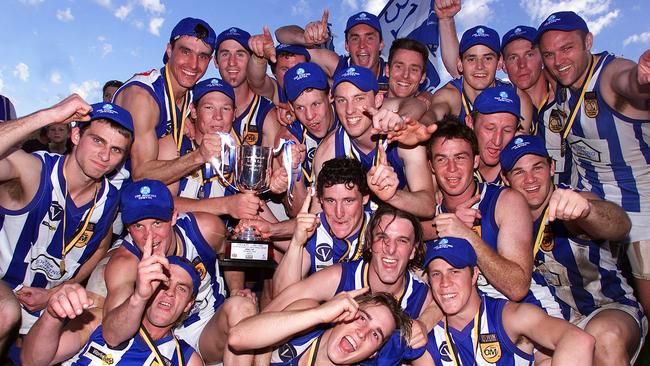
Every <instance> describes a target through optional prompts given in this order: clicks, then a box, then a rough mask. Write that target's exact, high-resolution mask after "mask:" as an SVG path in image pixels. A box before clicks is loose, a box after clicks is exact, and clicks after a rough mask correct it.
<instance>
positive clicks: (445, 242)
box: [433, 238, 454, 250]
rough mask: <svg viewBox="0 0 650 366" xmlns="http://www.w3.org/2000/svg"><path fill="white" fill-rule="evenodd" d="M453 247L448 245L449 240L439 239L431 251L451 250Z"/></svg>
mask: <svg viewBox="0 0 650 366" xmlns="http://www.w3.org/2000/svg"><path fill="white" fill-rule="evenodd" d="M453 247H454V246H453V245H451V244H449V240H447V239H446V238H445V239H440V240H439V241H438V243H437V244H436V246H435V247H434V248H433V249H436V250H438V249H447V248H453Z"/></svg>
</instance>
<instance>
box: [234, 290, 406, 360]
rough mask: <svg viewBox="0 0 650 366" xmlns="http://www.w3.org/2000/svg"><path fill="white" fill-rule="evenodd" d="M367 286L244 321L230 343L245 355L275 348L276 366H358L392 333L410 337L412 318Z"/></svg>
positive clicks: (387, 297)
mask: <svg viewBox="0 0 650 366" xmlns="http://www.w3.org/2000/svg"><path fill="white" fill-rule="evenodd" d="M367 291H368V288H367V287H364V288H362V289H358V290H352V291H349V292H341V293H339V294H338V295H336V296H335V297H333V298H331V299H330V300H328V301H327V302H325V303H323V304H321V305H319V304H318V302H315V301H313V300H311V301H307V300H300V301H296V302H294V303H292V304H291V305H289V306H288V307H287V308H286V309H284V310H283V311H273V312H264V313H262V314H259V315H256V316H253V317H250V318H247V319H244V320H243V321H241V322H240V323H239V324H237V326H235V328H233V329H232V331H231V332H230V335H229V337H228V344H229V345H230V346H231V347H232V348H234V349H236V350H241V351H247V350H254V349H260V348H263V347H268V346H274V347H275V350H274V351H273V355H272V358H271V363H270V364H271V365H273V366H282V365H286V366H292V365H309V366H328V365H332V366H333V365H353V364H358V363H359V362H362V361H364V360H366V359H368V358H372V357H375V356H376V355H377V353H378V350H379V349H380V348H381V346H382V345H383V344H384V343H385V342H386V341H387V340H388V338H389V337H390V335H391V334H395V333H397V332H399V334H401V335H402V336H403V337H404V338H405V339H407V338H408V337H409V334H410V330H411V329H410V327H411V320H410V319H409V317H408V316H407V315H406V314H404V311H403V310H402V309H401V308H400V306H399V304H398V302H397V301H396V300H395V298H394V297H393V296H391V295H390V294H387V293H384V292H381V293H372V294H369V293H366V292H367Z"/></svg>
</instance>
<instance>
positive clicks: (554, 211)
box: [548, 188, 591, 222]
mask: <svg viewBox="0 0 650 366" xmlns="http://www.w3.org/2000/svg"><path fill="white" fill-rule="evenodd" d="M590 212H591V203H589V200H588V199H586V198H585V197H583V196H582V195H581V194H580V193H578V192H575V191H573V190H571V189H562V188H558V189H556V190H554V191H553V194H552V195H551V199H550V200H549V201H548V221H551V222H553V221H555V219H558V220H563V221H570V220H577V219H583V218H585V217H587V216H589V213H590Z"/></svg>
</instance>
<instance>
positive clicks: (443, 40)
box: [435, 0, 460, 78]
mask: <svg viewBox="0 0 650 366" xmlns="http://www.w3.org/2000/svg"><path fill="white" fill-rule="evenodd" d="M435 11H436V16H437V17H438V32H439V33H440V52H441V56H442V63H443V64H444V65H445V69H447V72H448V73H449V75H451V77H453V78H458V77H460V73H459V72H458V57H459V56H458V50H459V48H460V46H459V43H458V35H457V34H456V23H455V22H454V16H455V15H456V14H458V12H459V11H460V0H451V1H449V0H447V1H444V0H436V1H435Z"/></svg>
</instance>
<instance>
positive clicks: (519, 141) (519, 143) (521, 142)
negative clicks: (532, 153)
mask: <svg viewBox="0 0 650 366" xmlns="http://www.w3.org/2000/svg"><path fill="white" fill-rule="evenodd" d="M514 142H515V146H513V147H512V149H510V150H519V149H520V148H522V147H525V146H528V145H530V142H528V141H524V139H522V138H521V137H517V138H516V139H515V141H514Z"/></svg>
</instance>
